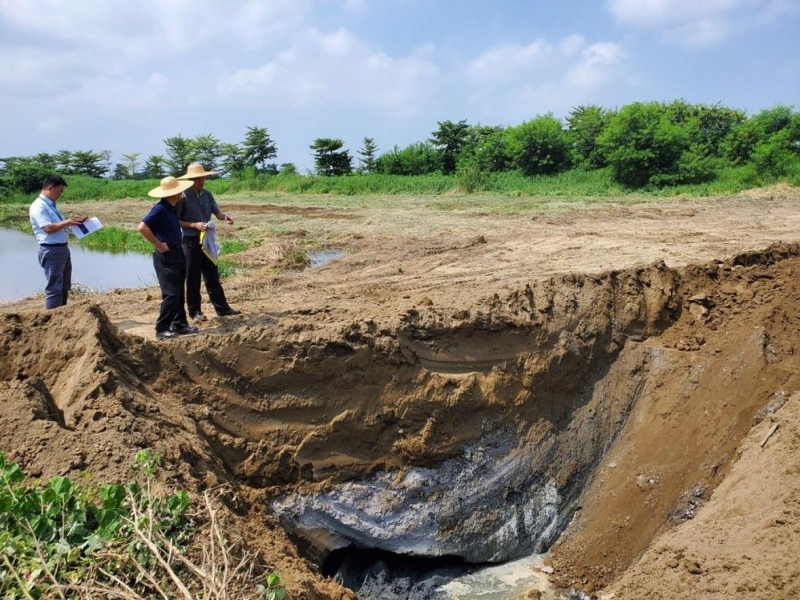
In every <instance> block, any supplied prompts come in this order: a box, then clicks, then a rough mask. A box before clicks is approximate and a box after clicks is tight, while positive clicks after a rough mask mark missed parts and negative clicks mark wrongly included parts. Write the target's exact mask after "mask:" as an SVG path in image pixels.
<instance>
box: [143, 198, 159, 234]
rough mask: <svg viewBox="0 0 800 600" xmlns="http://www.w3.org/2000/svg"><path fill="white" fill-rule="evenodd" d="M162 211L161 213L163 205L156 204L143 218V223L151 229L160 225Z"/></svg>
mask: <svg viewBox="0 0 800 600" xmlns="http://www.w3.org/2000/svg"><path fill="white" fill-rule="evenodd" d="M160 213H161V205H160V204H156V205H155V206H154V207H153V208H151V209H150V212H149V213H147V214H146V215H145V216H144V218H143V219H142V223H144V224H145V225H147V226H148V227H149V228H150V229H151V230H152V229H153V228H154V227H155V226H157V225H158V221H159V220H160V218H161V217H160Z"/></svg>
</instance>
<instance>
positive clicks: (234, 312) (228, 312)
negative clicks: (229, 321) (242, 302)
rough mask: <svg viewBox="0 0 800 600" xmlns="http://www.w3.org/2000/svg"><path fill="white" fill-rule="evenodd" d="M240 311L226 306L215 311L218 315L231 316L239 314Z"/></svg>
mask: <svg viewBox="0 0 800 600" xmlns="http://www.w3.org/2000/svg"><path fill="white" fill-rule="evenodd" d="M240 314H242V311H240V310H236V309H235V308H231V307H228V308H226V309H225V310H223V311H220V312H218V313H217V315H219V316H220V317H232V316H234V315H240Z"/></svg>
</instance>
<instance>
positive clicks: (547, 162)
mask: <svg viewBox="0 0 800 600" xmlns="http://www.w3.org/2000/svg"><path fill="white" fill-rule="evenodd" d="M437 125H438V127H437V129H436V130H435V131H434V132H432V133H431V135H430V137H429V138H428V139H426V140H424V141H421V142H416V143H412V144H410V145H409V146H407V147H405V148H399V147H398V146H394V147H393V148H392V149H391V150H389V151H387V152H384V153H382V154H380V155H379V154H378V150H379V148H378V146H377V144H376V143H375V140H374V138H370V137H365V138H364V139H363V141H362V146H361V147H360V148H359V149H358V151H357V158H356V159H355V161H356V162H357V165H355V166H354V157H353V156H352V155H351V153H350V151H349V150H348V149H346V148H344V142H343V141H342V140H341V139H335V138H317V139H316V140H314V142H313V143H312V144H311V145H310V150H311V151H312V155H313V157H314V173H313V174H315V175H318V176H330V177H335V176H344V175H351V174H358V175H369V174H373V173H378V174H387V175H406V176H413V175H428V174H433V173H441V174H444V175H452V174H456V175H459V174H460V175H462V176H466V177H470V176H472V177H476V176H477V177H479V176H480V175H481V174H484V173H496V172H504V171H517V172H519V173H522V174H523V175H525V176H537V175H552V174H556V173H560V172H563V171H567V170H569V169H575V168H580V169H586V170H592V169H610V171H611V174H612V176H613V178H614V180H615V181H617V182H618V183H620V184H622V185H624V186H626V187H630V188H643V187H664V186H668V185H678V184H685V183H702V182H705V181H710V180H712V179H714V177H716V175H717V173H718V172H719V171H720V170H721V169H723V168H725V167H729V166H742V165H748V166H749V168H752V169H753V171H754V173H755V174H756V175H757V176H759V177H762V178H771V179H774V178H779V177H781V176H784V175H786V174H787V173H788V172H790V171H791V170H792V169H796V168H797V167H798V163H799V162H800V113H798V112H796V111H794V109H793V108H792V107H789V106H785V105H778V106H775V107H773V108H770V109H765V110H762V111H760V112H758V113H756V114H754V115H752V116H750V117H748V116H747V115H746V113H745V111H742V110H738V109H733V108H728V107H725V106H722V105H720V104H713V105H707V104H691V103H688V102H686V101H685V100H680V99H679V100H674V101H671V102H635V103H632V104H629V105H626V106H623V107H622V108H619V109H606V108H603V107H600V106H597V105H585V106H578V107H576V108H574V109H573V110H571V111H570V112H569V114H568V115H567V117H566V119H565V120H564V121H561V120H559V119H557V118H555V117H554V116H553V115H552V114H551V113H548V114H544V115H539V116H536V117H534V118H533V119H531V120H528V121H525V122H523V123H520V124H519V125H515V126H508V127H504V126H485V125H480V124H477V125H473V124H469V123H467V121H466V120H461V121H457V122H454V121H449V120H448V121H440V122H438V123H437ZM163 141H164V146H165V151H164V154H163V155H150V156H147V157H142V155H141V154H140V153H130V154H122V155H121V162H117V163H113V164H112V160H111V152H109V151H103V152H94V151H91V150H89V151H75V152H72V151H68V150H62V151H60V152H58V153H56V154H46V153H40V154H37V155H35V156H29V157H9V158H4V159H0V163H1V164H2V166H0V193H2V190H3V189H6V190H16V191H24V192H32V191H35V190H36V189H38V187H37V186H38V185H39V183H40V182H41V178H42V175H43V174H44V173H48V172H58V173H61V174H65V175H70V174H75V175H86V176H90V177H107V178H111V179H143V178H155V179H157V178H160V177H163V176H164V175H167V174H171V175H179V174H181V173H184V172H185V171H186V167H187V166H188V165H189V164H190V163H191V162H200V163H202V164H203V166H204V167H205V168H206V169H209V170H215V171H220V172H221V174H222V175H223V176H230V177H242V176H249V175H257V174H261V175H267V176H271V175H298V173H297V169H296V167H295V165H294V164H292V163H283V164H280V165H278V164H277V163H276V162H274V159H275V158H276V157H277V155H278V148H277V145H276V143H275V141H274V140H273V139H272V137H271V136H270V134H269V131H268V129H267V128H265V127H248V128H247V133H246V135H245V138H244V140H243V141H242V142H240V143H223V142H221V141H220V140H219V139H218V138H216V137H215V136H214V135H212V134H205V135H199V136H196V137H194V138H186V137H184V136H181V135H176V136H173V137H168V138H166V139H165V140H163Z"/></svg>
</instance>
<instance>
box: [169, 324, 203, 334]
mask: <svg viewBox="0 0 800 600" xmlns="http://www.w3.org/2000/svg"><path fill="white" fill-rule="evenodd" d="M173 331H174V333H175V334H177V335H192V334H194V333H197V332H198V331H200V330H199V329H198V328H197V327H193V326H192V325H181V326H180V327H178V328H177V329H175V330H173Z"/></svg>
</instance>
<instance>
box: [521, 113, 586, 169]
mask: <svg viewBox="0 0 800 600" xmlns="http://www.w3.org/2000/svg"><path fill="white" fill-rule="evenodd" d="M506 153H507V155H508V158H509V159H510V161H511V164H512V166H513V167H514V168H515V169H518V170H519V171H520V172H521V173H522V174H523V175H528V176H533V175H551V174H553V173H559V172H561V171H565V170H567V169H568V168H569V167H570V145H569V139H568V138H567V135H566V132H565V131H564V129H563V128H562V126H561V122H560V121H559V120H558V119H556V118H555V117H553V116H552V115H544V116H541V117H536V118H535V119H533V120H531V121H527V122H525V123H522V124H521V125H518V126H517V127H511V128H509V129H507V130H506Z"/></svg>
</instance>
